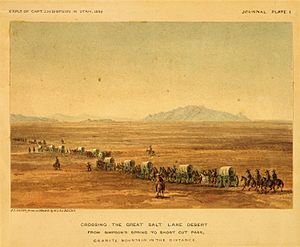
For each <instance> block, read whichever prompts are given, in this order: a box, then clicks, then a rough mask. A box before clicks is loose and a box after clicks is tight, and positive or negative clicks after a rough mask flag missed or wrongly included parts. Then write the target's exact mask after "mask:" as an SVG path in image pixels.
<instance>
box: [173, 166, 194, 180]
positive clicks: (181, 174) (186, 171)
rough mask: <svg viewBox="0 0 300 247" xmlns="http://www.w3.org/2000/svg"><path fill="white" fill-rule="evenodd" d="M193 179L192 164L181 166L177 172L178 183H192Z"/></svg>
mask: <svg viewBox="0 0 300 247" xmlns="http://www.w3.org/2000/svg"><path fill="white" fill-rule="evenodd" d="M192 177H193V166H192V165H190V164H187V165H179V166H178V169H177V172H176V181H177V182H179V183H191V182H192Z"/></svg>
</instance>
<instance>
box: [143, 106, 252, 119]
mask: <svg viewBox="0 0 300 247" xmlns="http://www.w3.org/2000/svg"><path fill="white" fill-rule="evenodd" d="M144 120H145V121H172V122H173V121H190V122H202V121H217V122H221V121H240V122H247V121H250V119H249V118H247V117H246V116H245V115H243V114H241V113H240V114H237V115H234V114H231V113H228V112H222V111H216V110H212V109H208V108H206V107H205V106H194V105H189V106H185V107H179V108H176V109H174V110H171V111H167V112H160V113H156V114H152V115H148V116H147V117H145V118H144Z"/></svg>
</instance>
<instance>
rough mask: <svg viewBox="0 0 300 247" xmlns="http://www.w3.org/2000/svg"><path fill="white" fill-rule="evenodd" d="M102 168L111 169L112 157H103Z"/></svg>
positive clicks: (113, 162) (112, 167)
mask: <svg viewBox="0 0 300 247" xmlns="http://www.w3.org/2000/svg"><path fill="white" fill-rule="evenodd" d="M103 161H104V169H105V170H108V171H112V170H113V169H114V165H115V159H114V158H113V157H106V158H104V160H103Z"/></svg>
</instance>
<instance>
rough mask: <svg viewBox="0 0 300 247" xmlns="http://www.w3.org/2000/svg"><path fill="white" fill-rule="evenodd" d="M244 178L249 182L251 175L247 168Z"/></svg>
mask: <svg viewBox="0 0 300 247" xmlns="http://www.w3.org/2000/svg"><path fill="white" fill-rule="evenodd" d="M246 178H247V182H248V183H249V182H250V180H251V179H252V175H251V172H250V170H249V169H247V170H246Z"/></svg>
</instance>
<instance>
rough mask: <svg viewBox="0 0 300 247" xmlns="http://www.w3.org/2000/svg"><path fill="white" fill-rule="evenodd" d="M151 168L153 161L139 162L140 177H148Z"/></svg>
mask: <svg viewBox="0 0 300 247" xmlns="http://www.w3.org/2000/svg"><path fill="white" fill-rule="evenodd" d="M152 169H153V163H152V162H151V161H145V162H142V163H141V177H142V178H144V179H145V178H146V179H149V178H150V174H151V172H152Z"/></svg>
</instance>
